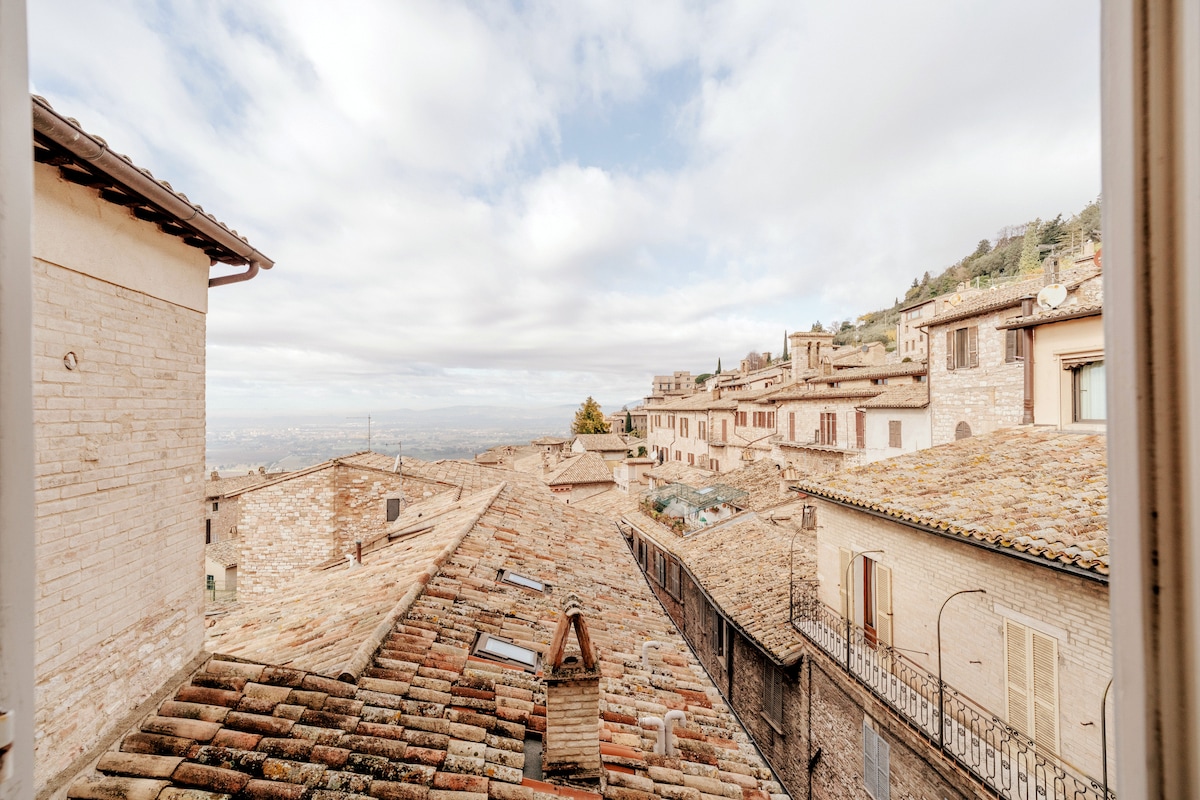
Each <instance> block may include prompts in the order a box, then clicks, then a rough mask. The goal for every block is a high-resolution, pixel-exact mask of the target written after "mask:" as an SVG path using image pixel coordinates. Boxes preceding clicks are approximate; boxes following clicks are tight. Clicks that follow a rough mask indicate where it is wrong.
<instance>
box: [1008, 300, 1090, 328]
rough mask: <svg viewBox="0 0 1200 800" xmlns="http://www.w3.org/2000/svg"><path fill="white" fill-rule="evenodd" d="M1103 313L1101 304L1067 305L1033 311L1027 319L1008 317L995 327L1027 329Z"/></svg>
mask: <svg viewBox="0 0 1200 800" xmlns="http://www.w3.org/2000/svg"><path fill="white" fill-rule="evenodd" d="M1103 313H1104V304H1103V303H1069V304H1065V305H1061V306H1059V307H1058V308H1051V309H1048V310H1046V311H1035V312H1034V313H1032V314H1030V315H1029V316H1028V317H1010V318H1009V319H1006V320H1004V323H1003V324H1001V325H998V326H996V327H998V328H1002V329H1006V328H1029V327H1032V326H1034V325H1044V324H1046V323H1048V322H1058V321H1060V320H1067V319H1079V318H1081V317H1096V316H1099V315H1101V314H1103Z"/></svg>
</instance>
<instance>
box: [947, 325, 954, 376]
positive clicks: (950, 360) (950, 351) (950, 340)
mask: <svg viewBox="0 0 1200 800" xmlns="http://www.w3.org/2000/svg"><path fill="white" fill-rule="evenodd" d="M946 369H948V370H953V369H954V331H946Z"/></svg>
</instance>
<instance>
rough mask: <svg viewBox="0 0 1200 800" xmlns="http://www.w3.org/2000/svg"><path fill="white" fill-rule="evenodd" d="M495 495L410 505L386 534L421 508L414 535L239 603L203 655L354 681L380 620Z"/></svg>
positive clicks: (404, 604)
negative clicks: (355, 563) (352, 564)
mask: <svg viewBox="0 0 1200 800" xmlns="http://www.w3.org/2000/svg"><path fill="white" fill-rule="evenodd" d="M501 485H502V484H501ZM498 489H499V487H496V488H493V489H490V490H484V491H483V492H480V493H478V494H475V495H471V496H468V497H465V498H463V499H462V500H459V501H456V502H454V503H453V504H452V505H450V506H449V507H444V508H440V509H438V508H432V509H431V508H428V507H427V506H429V505H431V503H429V502H427V503H424V504H417V505H416V506H413V507H410V508H409V509H408V510H407V513H406V514H404V515H402V516H401V517H400V518H399V519H397V520H396V522H395V523H394V524H393V525H392V526H391V527H390V530H392V531H393V532H403V531H405V530H406V529H410V528H413V527H414V524H415V523H417V522H418V519H417V517H416V515H417V514H418V513H421V511H420V510H419V509H420V507H426V508H425V511H426V512H427V514H426V516H424V517H422V518H421V519H420V520H419V521H420V523H421V524H420V526H419V527H418V528H417V529H416V530H415V531H414V532H412V533H409V534H407V535H399V536H396V538H395V539H394V540H389V539H388V537H387V535H384V536H382V537H380V538H379V539H377V540H375V541H374V542H370V543H364V547H363V563H362V566H361V567H359V568H356V569H349V568H348V561H347V560H346V559H344V558H339V559H336V560H334V561H333V562H332V563H329V564H325V565H322V566H323V568H318V569H313V570H308V571H306V572H303V573H300V574H298V575H297V576H296V578H295V579H294V580H292V581H291V582H289V583H288V584H287V585H286V586H285V587H283V588H280V589H279V590H278V591H276V592H274V593H273V594H271V595H270V596H268V597H265V598H263V599H261V600H257V599H256V600H255V601H254V602H253V603H243V604H239V607H238V608H237V609H236V610H235V611H232V612H231V613H229V614H227V615H225V616H222V617H219V618H217V620H216V624H215V625H214V626H213V627H212V628H210V629H209V630H208V635H207V640H206V647H207V649H208V650H209V651H211V652H214V653H222V654H224V655H229V656H235V657H237V658H243V659H249V660H252V661H257V662H259V663H264V664H273V665H275V666H279V667H289V668H291V669H303V670H306V671H308V672H313V673H317V674H320V675H324V676H326V677H330V678H338V677H340V676H342V675H343V674H349V675H351V676H353V677H357V675H358V674H359V673H360V672H361V671H362V669H363V668H364V667H365V666H366V660H367V658H368V657H369V656H370V655H371V654H372V653H373V652H374V651H375V649H376V648H377V647H378V646H379V640H380V638H381V637H380V636H378V635H377V633H378V632H377V630H376V629H377V628H378V626H379V625H380V622H381V621H382V620H387V619H391V620H393V621H394V620H395V619H397V618H398V617H399V616H401V615H403V613H405V612H406V611H407V610H408V606H410V605H411V604H412V601H413V599H414V598H415V596H416V594H417V593H418V592H420V590H421V589H422V588H423V587H424V585H425V583H426V582H427V581H428V580H429V578H430V576H431V575H432V574H434V573H435V572H436V571H437V570H438V568H439V567H440V566H441V564H442V563H443V562H444V561H445V560H446V558H447V557H448V556H449V554H450V552H452V551H453V550H454V548H455V547H456V546H457V545H458V543H459V541H461V539H462V537H463V536H464V535H465V534H466V532H467V531H468V530H470V528H471V526H472V525H474V524H475V521H476V520H477V519H478V518H479V515H480V513H482V511H483V509H484V508H486V507H487V504H488V503H490V502H491V500H492V499H493V498H494V497H495V495H496V492H497V490H498ZM433 501H439V498H433ZM437 505H444V500H441V501H439V502H437Z"/></svg>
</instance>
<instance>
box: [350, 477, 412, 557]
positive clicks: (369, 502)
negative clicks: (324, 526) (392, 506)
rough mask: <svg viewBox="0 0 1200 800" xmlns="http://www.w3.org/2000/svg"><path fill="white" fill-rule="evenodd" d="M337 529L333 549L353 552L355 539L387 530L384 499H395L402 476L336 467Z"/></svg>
mask: <svg viewBox="0 0 1200 800" xmlns="http://www.w3.org/2000/svg"><path fill="white" fill-rule="evenodd" d="M335 476H336V479H337V492H338V505H337V515H338V525H337V536H336V539H335V544H334V548H335V550H336V551H337V552H349V551H351V550H353V549H354V540H355V539H367V538H369V537H371V536H373V535H376V534H379V533H382V532H383V531H384V530H385V529H386V528H387V524H388V522H387V498H389V497H398V496H399V495H400V491H401V484H402V482H403V480H404V479H403V476H402V475H399V474H396V473H393V472H381V471H379V470H374V469H363V468H361V467H352V466H348V465H345V464H338V465H337V466H336V467H335Z"/></svg>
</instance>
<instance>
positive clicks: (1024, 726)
mask: <svg viewBox="0 0 1200 800" xmlns="http://www.w3.org/2000/svg"><path fill="white" fill-rule="evenodd" d="M1026 637H1027V633H1026V628H1025V626H1024V625H1018V624H1017V623H1015V622H1013V621H1012V620H1007V619H1006V620H1004V715H1005V718H1006V719H1007V720H1008V724H1009V725H1011V726H1013V727H1014V728H1016V729H1017V730H1019V731H1021V733H1024V734H1027V735H1028V734H1029V733H1030V728H1031V726H1030V724H1029V652H1028V651H1029V648H1028V647H1026Z"/></svg>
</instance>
